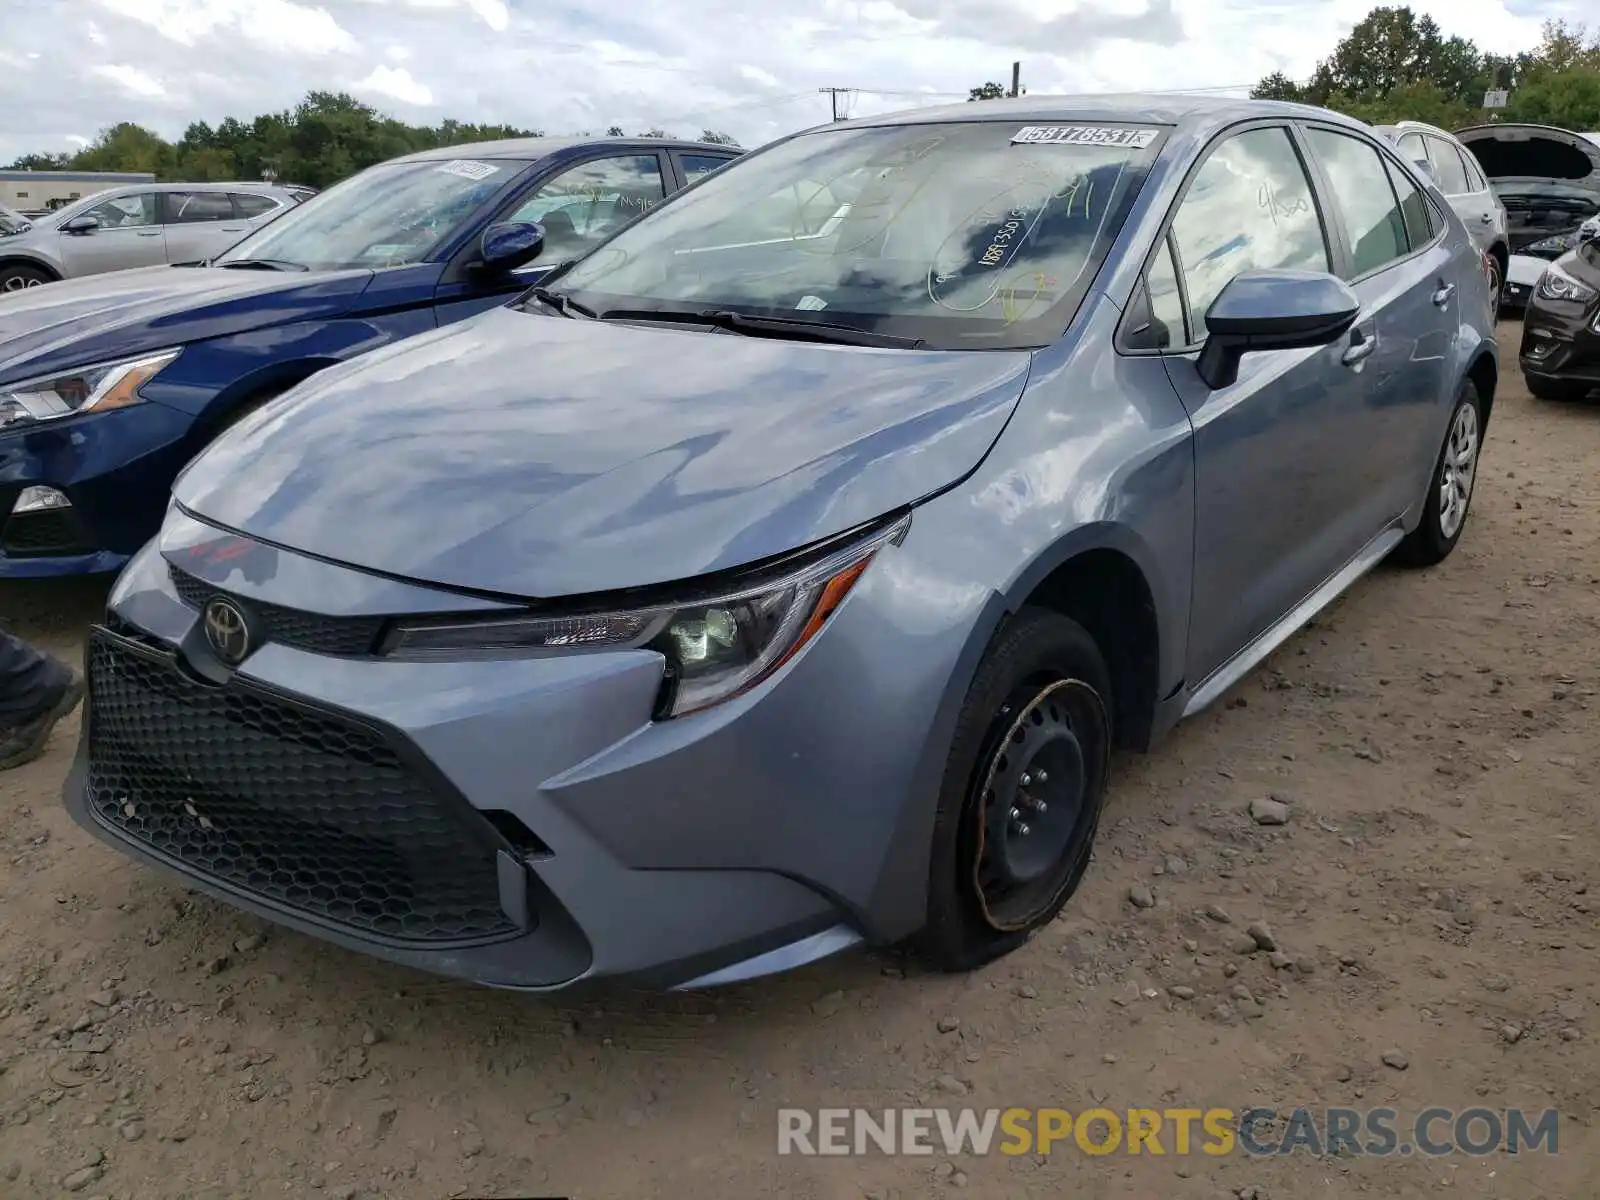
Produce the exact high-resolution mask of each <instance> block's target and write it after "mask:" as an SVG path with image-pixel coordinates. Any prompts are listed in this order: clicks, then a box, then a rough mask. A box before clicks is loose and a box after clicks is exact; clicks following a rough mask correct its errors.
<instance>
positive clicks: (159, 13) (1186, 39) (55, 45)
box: [0, 0, 1593, 163]
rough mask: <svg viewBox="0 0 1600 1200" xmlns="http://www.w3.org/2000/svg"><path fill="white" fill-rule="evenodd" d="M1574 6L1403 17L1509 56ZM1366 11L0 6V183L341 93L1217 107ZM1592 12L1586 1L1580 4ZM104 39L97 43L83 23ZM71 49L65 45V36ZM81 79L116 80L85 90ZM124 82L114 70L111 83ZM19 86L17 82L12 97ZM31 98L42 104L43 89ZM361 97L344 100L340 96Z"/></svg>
mask: <svg viewBox="0 0 1600 1200" xmlns="http://www.w3.org/2000/svg"><path fill="white" fill-rule="evenodd" d="M1580 2H1581V0H1411V5H1412V8H1413V9H1414V10H1415V11H1417V12H1418V14H1419V15H1421V14H1424V13H1426V14H1427V15H1430V16H1432V17H1433V18H1434V19H1435V20H1436V21H1437V22H1438V23H1439V25H1440V27H1441V28H1442V29H1443V30H1444V32H1445V33H1446V34H1447V35H1448V34H1461V35H1463V36H1466V37H1469V38H1472V39H1473V40H1474V41H1476V42H1477V43H1478V45H1479V46H1480V47H1481V48H1482V49H1484V50H1492V51H1494V52H1496V53H1501V54H1514V53H1516V52H1517V51H1519V50H1523V49H1527V48H1530V47H1531V46H1533V45H1534V44H1535V43H1537V41H1538V38H1539V25H1540V22H1541V21H1542V20H1543V19H1545V18H1546V17H1550V16H1562V15H1565V16H1567V17H1569V18H1572V17H1578V16H1581V15H1582V14H1581V12H1580ZM1375 3H1378V0H1296V2H1294V3H1290V2H1289V0H810V2H809V3H807V4H805V5H795V4H775V3H773V2H772V0H654V2H653V3H651V4H637V5H615V4H601V3H599V2H598V0H567V2H565V3H543V4H539V3H533V2H532V0H520V2H518V0H511V2H510V3H508V0H0V9H3V10H4V17H3V18H0V23H3V25H4V33H3V35H0V111H3V112H5V113H6V115H7V120H6V122H5V124H4V127H3V128H0V163H3V162H6V161H9V160H10V159H11V158H14V157H16V156H17V155H19V154H22V153H24V152H27V151H30V150H61V149H66V148H67V146H68V145H69V142H68V140H67V139H68V138H69V136H71V135H73V134H75V133H79V132H81V131H84V130H95V129H100V128H103V127H105V126H106V125H109V124H112V123H113V122H115V121H119V120H130V121H138V122H140V123H142V124H146V125H148V126H150V127H151V128H153V129H156V130H157V131H159V132H160V133H162V134H163V135H165V136H167V137H176V136H178V135H180V134H181V133H182V132H183V130H184V128H185V126H186V125H187V124H188V123H189V122H191V121H208V122H211V123H212V124H215V123H216V122H217V121H219V120H221V119H222V118H224V117H227V116H234V117H240V118H243V119H246V120H248V119H249V118H251V117H254V116H256V115H257V114H260V113H266V112H275V111H280V110H282V109H285V108H289V107H291V106H293V105H294V104H295V103H297V102H298V101H299V100H300V99H301V98H302V97H304V95H305V94H306V92H307V91H310V90H313V89H318V90H327V89H335V88H338V87H341V86H348V87H351V89H352V90H354V89H356V88H359V89H360V90H361V92H362V94H363V96H364V97H365V98H367V99H368V101H369V102H370V103H372V104H374V105H376V106H377V107H379V108H394V109H396V110H397V111H402V113H403V115H408V116H409V118H410V119H413V120H414V119H417V117H416V113H415V111H414V110H415V107H416V106H426V107H427V109H428V111H429V114H430V117H431V119H438V118H439V117H443V116H452V117H457V118H459V119H461V120H465V121H482V122H502V123H507V124H512V125H518V126H521V127H524V128H535V129H542V130H545V131H547V132H551V133H573V132H583V131H589V132H592V133H603V132H604V131H605V130H606V128H607V127H609V126H611V125H620V126H621V127H622V128H623V129H625V130H627V131H629V132H636V131H642V130H645V129H649V128H652V127H656V126H659V127H660V128H663V129H666V130H668V131H670V132H674V133H684V134H698V133H699V132H700V131H701V130H702V129H705V128H711V129H717V130H726V131H727V132H729V133H731V134H733V135H734V136H736V137H738V138H739V139H740V140H741V141H743V142H744V143H745V144H746V145H759V144H760V143H761V142H764V141H767V140H769V139H771V138H773V137H776V136H779V135H781V134H784V133H787V132H790V131H792V130H795V129H799V128H803V127H805V126H808V125H815V124H819V123H821V122H823V121H826V120H827V118H828V116H829V112H830V102H829V99H828V97H827V96H824V95H820V94H819V93H818V90H817V89H818V88H820V87H827V86H840V87H854V88H861V89H868V90H864V91H858V92H852V93H851V94H850V95H849V96H847V97H842V98H841V101H842V103H843V104H844V105H845V107H846V109H847V111H848V112H849V114H850V115H851V116H852V117H866V116H872V115H875V114H877V113H882V112H888V111H892V110H895V109H901V108H907V107H911V106H916V105H927V104H938V103H945V102H947V101H950V100H954V101H958V102H959V101H962V100H964V99H965V98H966V93H967V89H968V88H971V87H973V86H975V85H977V84H980V83H983V82H985V81H988V80H993V81H996V82H1000V83H1009V82H1010V73H1011V63H1012V62H1013V61H1015V60H1020V61H1021V62H1022V83H1023V85H1024V86H1025V87H1026V88H1027V89H1028V91H1029V93H1030V94H1032V95H1035V96H1038V95H1041V94H1045V93H1049V92H1069V91H1131V90H1137V89H1140V88H1147V89H1154V90H1159V91H1172V90H1176V89H1182V88H1203V89H1217V90H1225V89H1228V88H1229V87H1230V86H1231V88H1232V90H1233V91H1234V93H1235V94H1238V95H1243V94H1244V92H1245V91H1246V90H1247V89H1248V87H1249V85H1250V84H1251V83H1253V82H1254V81H1255V80H1257V79H1259V78H1260V77H1261V76H1263V75H1265V74H1267V73H1269V72H1271V71H1274V70H1283V71H1285V72H1286V73H1288V74H1289V75H1290V76H1293V77H1297V78H1304V77H1306V76H1308V75H1309V74H1310V72H1311V70H1312V69H1313V67H1314V66H1315V65H1316V62H1317V59H1318V58H1320V57H1322V56H1324V55H1326V54H1327V53H1328V52H1329V51H1330V50H1331V49H1332V48H1333V45H1334V43H1335V42H1336V41H1337V40H1338V39H1339V38H1340V37H1341V36H1342V35H1343V34H1345V33H1347V32H1349V29H1350V27H1351V25H1353V24H1354V23H1355V22H1356V21H1358V20H1360V19H1361V18H1362V17H1363V16H1365V15H1366V13H1367V12H1368V10H1370V9H1371V8H1372V6H1373V5H1374V4H1375ZM1589 7H1591V8H1592V7H1593V0H1589ZM91 20H92V22H93V24H94V26H95V27H96V29H97V30H98V31H99V33H100V34H101V35H102V36H103V37H104V38H105V39H106V40H105V48H104V49H101V50H99V51H98V52H97V53H90V54H86V49H87V48H88V47H89V46H90V45H91V40H90V38H89V36H88V35H87V32H86V30H87V22H89V21H91ZM64 31H65V32H64ZM97 59H98V61H100V62H105V61H106V59H112V60H114V61H115V62H116V63H119V64H138V65H137V67H132V66H124V67H118V68H117V69H116V72H115V73H108V72H107V71H106V70H100V71H96V70H94V69H93V68H92V64H93V63H94V62H95V61H96V60H97ZM128 72H132V74H129V73H128ZM30 76H31V78H30ZM41 77H44V78H49V79H50V80H51V86H50V87H48V88H42V87H40V86H38V83H37V80H38V79H39V78H41ZM353 80H359V81H361V82H360V83H359V84H346V83H345V82H344V81H353Z"/></svg>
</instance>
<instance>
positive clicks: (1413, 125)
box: [1373, 121, 1456, 141]
mask: <svg viewBox="0 0 1600 1200" xmlns="http://www.w3.org/2000/svg"><path fill="white" fill-rule="evenodd" d="M1373 128H1375V129H1415V130H1417V131H1418V132H1419V133H1432V134H1435V135H1437V136H1438V137H1442V138H1446V139H1448V140H1450V141H1454V140H1455V136H1456V135H1455V134H1453V133H1451V132H1450V131H1449V130H1448V129H1440V128H1439V126H1437V125H1429V124H1428V123H1427V122H1426V121H1387V122H1385V123H1384V124H1382V125H1375V126H1374V127H1373Z"/></svg>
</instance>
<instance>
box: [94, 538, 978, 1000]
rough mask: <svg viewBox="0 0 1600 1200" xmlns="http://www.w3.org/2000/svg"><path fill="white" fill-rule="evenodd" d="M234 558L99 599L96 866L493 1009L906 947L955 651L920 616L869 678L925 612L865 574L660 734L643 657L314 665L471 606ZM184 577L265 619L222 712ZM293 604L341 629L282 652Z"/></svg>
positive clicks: (953, 639) (154, 555) (148, 558)
mask: <svg viewBox="0 0 1600 1200" xmlns="http://www.w3.org/2000/svg"><path fill="white" fill-rule="evenodd" d="M186 520H187V519H186V518H183V517H182V515H181V514H179V515H178V516H177V517H176V518H175V519H174V520H173V521H171V522H169V530H170V529H171V528H172V527H174V526H178V527H183V526H184V525H185V522H186ZM187 524H188V526H189V527H190V529H191V532H192V531H193V529H194V528H202V529H203V528H204V527H199V526H198V525H197V523H194V522H187ZM220 536H223V535H219V537H220ZM231 540H232V541H233V542H235V543H241V544H247V545H248V546H249V547H250V548H251V551H252V554H253V555H254V556H255V557H254V558H253V559H252V560H251V563H250V564H247V565H244V566H243V567H242V568H241V566H240V564H241V563H243V562H244V560H243V559H232V560H227V559H223V560H221V561H213V562H210V563H209V564H208V563H207V562H205V561H203V559H201V560H197V559H195V558H193V557H190V558H183V557H182V556H183V555H184V554H187V553H188V552H189V549H190V548H180V549H179V550H173V549H172V542H173V539H172V538H170V537H168V536H167V535H166V534H164V535H163V544H164V545H166V546H167V547H168V549H169V551H171V552H172V553H173V554H174V557H175V558H181V559H182V561H183V562H184V566H185V571H184V572H182V573H180V574H177V575H174V573H173V572H172V569H171V567H170V566H169V564H168V562H167V561H166V560H164V559H163V557H162V555H161V553H159V552H158V550H157V548H156V547H154V546H152V547H151V548H149V549H147V550H145V551H143V552H141V553H140V554H139V555H138V556H136V557H135V558H134V560H133V561H132V562H131V563H130V565H129V567H128V569H127V571H126V572H125V573H124V575H123V577H122V578H121V579H120V580H119V582H118V584H117V587H116V589H115V592H114V593H113V597H112V601H111V609H112V612H111V616H110V617H109V618H108V622H109V624H111V625H112V626H113V627H114V628H112V629H108V630H106V631H104V632H100V633H97V634H96V637H95V639H94V641H93V643H92V645H91V650H90V659H89V662H88V664H87V666H88V675H89V682H90V692H89V697H88V700H87V703H86V705H85V716H84V732H83V736H82V741H81V743H80V747H79V753H78V761H77V763H76V765H75V767H74V769H73V773H72V775H71V777H70V778H69V780H68V784H67V788H66V801H67V805H68V807H69V809H70V810H71V812H72V814H73V816H74V817H75V818H76V819H77V820H78V821H79V823H80V824H82V825H83V826H84V827H85V828H87V829H88V830H90V831H91V832H92V833H93V834H94V835H95V836H97V837H99V838H100V839H102V840H104V841H106V842H108V843H110V844H112V845H115V846H116V847H118V848H119V849H121V850H123V851H125V852H128V853H131V854H132V855H134V856H135V857H137V858H139V859H141V860H143V861H145V862H147V863H151V864H153V865H157V866H160V867H164V868H166V869H168V870H172V871H176V872H178V873H179V874H181V875H182V876H184V877H185V880H186V881H187V882H188V883H190V884H192V885H194V886H197V887H199V888H201V889H203V890H205V891H207V892H210V893H211V894H213V895H216V896H218V897H220V898H222V899H224V900H226V901H228V902H230V903H232V904H235V905H237V906H239V907H242V908H245V909H248V910H250V911H253V912H255V913H257V914H259V915H261V916H263V917H266V918H268V919H270V920H274V921H277V922H279V923H282V924H285V925H288V926H290V927H293V928H296V929H300V930H302V931H304V932H307V933H311V934H313V935H316V936H318V937H322V938H325V939H327V940H330V941H333V942H336V943H338V944H341V945H344V946H347V947H350V948H353V949H358V950H361V951H364V952H366V953H370V954H373V955H376V956H378V957H381V958H385V959H389V960H391V961H395V962H400V963H404V964H406V965H410V966H413V967H418V968H421V969H424V970H429V971H433V972H437V973H440V974H446V975H453V976H458V977H462V978H467V979H471V980H475V981H477V982H481V983H485V984H489V985H492V986H499V987H512V988H525V989H550V988H558V987H563V986H566V985H569V984H572V983H575V982H577V981H579V980H584V979H595V978H600V977H628V978H631V979H635V980H637V981H638V982H640V983H644V984H648V985H651V986H682V985H688V986H694V985H698V984H709V983H713V982H724V981H728V980H732V979H737V978H744V977H749V976H752V975H756V974H761V973H765V972H767V971H770V970H776V969H784V968H787V967H790V966H794V965H798V964H799V963H801V962H805V961H809V960H810V959H813V958H816V957H820V956H822V955H825V954H827V953H831V952H833V951H836V950H838V949H841V948H843V947H844V946H846V945H849V944H852V943H854V942H856V941H858V940H862V939H867V940H892V939H894V938H898V937H901V936H904V935H905V934H907V933H910V932H911V931H912V930H914V929H915V928H916V927H917V926H918V925H919V924H920V922H921V913H922V911H923V907H922V906H923V903H924V901H923V889H924V887H925V883H926V875H927V845H928V837H929V830H930V827H931V818H932V795H931V793H930V791H929V786H930V784H934V785H936V783H937V778H938V770H937V768H942V764H943V751H942V747H943V746H944V745H945V744H947V743H946V742H945V741H944V740H943V737H942V736H941V734H940V733H939V730H940V729H941V727H942V723H943V722H945V721H946V719H947V714H946V711H945V705H944V704H943V693H944V690H945V688H944V686H943V685H944V683H945V682H946V680H947V679H948V675H949V672H950V671H951V670H952V669H953V668H954V665H955V663H954V660H953V658H951V657H950V655H959V653H960V652H961V650H962V647H963V645H964V642H965V640H966V638H965V633H966V631H965V630H963V629H961V628H960V627H959V623H957V624H948V623H947V624H946V626H945V628H944V629H943V630H942V631H941V630H940V628H939V623H938V621H937V620H934V619H933V616H934V614H933V613H931V612H930V613H929V614H928V616H929V620H928V621H925V622H924V626H925V628H924V630H923V632H924V633H926V634H927V635H928V636H927V638H926V648H927V650H928V653H927V654H926V655H922V654H919V655H915V656H911V655H907V656H904V657H905V658H906V659H907V660H908V661H906V662H890V663H882V664H881V665H882V669H881V670H877V671H874V669H873V666H872V664H873V663H874V662H875V661H877V662H880V663H881V660H882V655H881V653H877V652H875V651H874V646H882V645H883V644H884V639H885V637H886V635H887V634H888V633H889V630H890V626H888V625H887V624H886V620H887V619H888V618H889V615H890V614H889V611H888V610H889V609H890V608H892V607H893V606H895V605H896V604H898V603H901V602H902V601H903V600H905V599H906V598H908V597H909V598H915V597H916V596H918V595H925V594H926V593H925V592H924V591H921V590H918V589H912V590H910V591H907V590H906V589H905V588H904V586H897V583H896V580H895V578H894V571H893V570H892V569H883V570H880V569H879V568H889V564H888V563H885V562H883V561H882V560H881V559H880V561H879V562H878V563H876V564H874V569H873V570H871V571H869V572H867V574H866V576H864V577H863V579H862V581H861V583H859V584H858V585H857V588H856V589H855V591H853V592H852V594H851V596H850V597H849V598H848V600H847V601H846V603H845V604H844V605H843V606H842V607H841V608H840V610H839V611H838V612H836V613H835V614H834V616H833V617H832V618H831V619H830V624H829V628H828V629H827V630H826V631H825V632H824V634H823V635H821V636H819V637H818V638H816V639H814V640H813V641H812V643H810V645H808V647H807V648H806V650H805V651H804V652H802V653H801V654H800V655H797V656H796V658H795V659H794V660H793V661H791V662H790V663H789V664H788V665H786V666H785V668H783V670H782V671H780V672H779V673H778V674H777V675H776V676H775V677H774V678H772V679H770V680H768V681H767V682H766V683H765V684H763V685H762V686H761V687H759V688H756V689H754V690H753V691H752V692H750V693H748V694H746V695H745V696H742V697H740V698H738V699H736V700H734V701H730V702H727V703H725V704H722V705H720V706H718V707H716V708H714V709H711V710H708V711H706V712H704V713H701V714H696V715H694V716H691V717H685V718H680V719H677V720H673V721H667V722H660V723H655V722H652V721H651V719H650V709H651V705H652V703H653V701H654V699H655V695H656V690H657V688H658V686H659V683H660V676H661V661H660V659H659V657H658V656H656V655H654V654H652V653H648V652H638V651H630V652H618V653H592V654H586V655H578V656H571V657H558V658H546V659H520V660H517V659H512V660H498V661H452V662H425V663H418V662H397V661H389V660H382V659H377V658H373V657H371V656H368V655H361V654H357V653H355V650H356V649H358V648H357V647H355V646H353V645H351V644H342V645H335V644H333V643H331V642H327V641H324V642H322V643H320V646H321V649H320V650H319V649H316V648H313V647H314V646H316V645H318V643H316V640H315V636H313V635H314V633H315V629H316V628H318V626H317V623H318V622H322V625H321V626H320V628H322V629H324V630H326V628H327V625H326V622H327V621H328V620H330V619H333V620H337V621H343V622H350V621H361V620H373V619H381V618H373V617H370V616H363V615H361V614H362V613H369V614H370V613H382V612H388V613H396V612H419V611H437V610H439V608H440V606H444V607H445V609H446V610H454V611H459V610H460V607H461V605H462V604H463V603H465V601H464V599H463V598H462V597H459V596H451V595H448V594H443V593H439V592H437V591H433V590H428V589H420V588H415V589H414V588H411V587H410V586H409V585H405V584H400V583H395V582H392V581H388V580H378V579H376V578H375V577H370V576H364V575H362V574H360V573H358V572H353V571H349V570H346V569H345V568H341V567H335V566H331V565H329V564H326V563H322V562H317V561H314V560H308V559H303V558H300V557H299V556H295V555H291V554H288V553H287V552H282V551H277V550H274V549H272V548H270V547H264V546H262V545H260V544H258V543H245V539H240V538H231ZM263 555H264V556H266V557H265V558H263V557H261V556H263ZM191 569H192V570H193V571H196V572H207V573H209V574H210V575H211V576H212V578H211V580H210V581H209V583H207V584H205V585H204V587H205V588H211V587H215V588H217V589H219V590H226V591H227V592H228V593H229V594H231V595H234V596H238V597H240V598H241V599H244V600H246V601H247V602H248V603H251V604H253V605H254V606H255V607H256V609H257V611H268V612H270V613H271V614H273V615H272V616H271V617H270V625H271V628H272V630H273V634H272V637H273V640H269V641H268V642H267V644H265V645H263V646H262V647H261V648H260V649H259V650H257V651H255V652H254V653H253V654H252V655H251V656H250V657H249V658H247V659H246V660H245V662H244V663H243V664H242V665H241V667H240V668H239V669H238V670H237V671H236V672H235V673H234V674H233V675H232V676H231V678H228V679H227V680H226V681H225V682H223V683H222V684H221V685H220V686H219V685H218V684H217V683H215V682H213V681H207V680H202V679H199V678H196V677H195V675H194V673H193V672H192V671H191V670H189V669H188V667H187V666H186V664H187V662H188V655H189V654H190V648H191V647H192V646H193V645H194V644H195V639H196V638H198V637H199V636H201V635H200V633H199V632H198V629H197V626H198V624H199V621H198V617H199V613H198V611H197V607H196V604H197V603H198V602H199V601H200V599H201V596H200V592H201V590H203V589H200V588H197V587H196V586H195V583H194V579H195V577H194V576H192V575H189V574H188V571H189V570H191ZM251 579H257V580H261V581H263V582H260V583H252V582H251ZM175 580H176V581H177V582H175ZM180 582H181V583H183V587H182V589H181V590H180V587H179V583H180ZM901 583H902V585H903V580H902V581H901ZM291 591H295V592H298V593H299V594H300V596H301V597H302V602H303V597H304V596H305V595H306V594H316V595H318V596H319V597H321V598H322V599H323V600H324V601H326V603H325V605H324V608H325V609H337V610H338V615H337V617H328V616H317V617H307V619H306V620H305V621H302V622H301V623H300V624H295V623H294V622H293V621H291V620H289V618H287V617H285V616H283V614H284V613H286V612H288V611H289V610H288V609H287V608H285V607H279V605H280V604H281V601H282V600H283V599H284V598H286V597H287V596H288V594H289V593H290V592H291ZM185 594H187V595H188V597H189V600H188V602H186V601H185V598H184V597H185ZM475 603H480V604H481V603H482V602H475ZM938 612H939V614H940V615H941V616H942V617H943V618H945V619H948V618H949V617H951V616H953V615H956V614H954V613H953V612H952V610H951V607H950V606H949V605H948V603H946V604H945V605H944V607H943V608H942V609H940V610H938ZM970 615H971V614H968V619H970ZM302 616H305V614H302ZM338 628H339V629H340V631H341V632H340V634H339V637H341V638H348V637H349V636H352V635H351V634H350V629H351V628H352V627H351V626H349V625H348V624H345V625H340V626H338ZM941 632H942V633H943V634H946V635H948V636H940V634H941ZM330 647H331V649H332V651H333V652H331V653H330V652H322V651H323V650H326V649H328V648H330ZM921 648H922V645H921V643H919V649H921ZM948 716H950V717H953V713H949V714H948ZM307 722H309V724H307ZM930 748H934V749H931V750H930Z"/></svg>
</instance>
